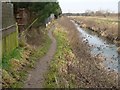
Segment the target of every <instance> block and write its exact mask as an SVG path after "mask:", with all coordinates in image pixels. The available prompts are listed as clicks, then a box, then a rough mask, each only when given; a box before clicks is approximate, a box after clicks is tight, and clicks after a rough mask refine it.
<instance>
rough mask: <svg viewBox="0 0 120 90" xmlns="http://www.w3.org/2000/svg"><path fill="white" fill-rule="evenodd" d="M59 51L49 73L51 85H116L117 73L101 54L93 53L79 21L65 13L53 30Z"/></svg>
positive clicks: (87, 86) (47, 82)
mask: <svg viewBox="0 0 120 90" xmlns="http://www.w3.org/2000/svg"><path fill="white" fill-rule="evenodd" d="M53 33H54V35H55V37H56V39H57V52H56V54H55V56H54V59H53V61H52V62H51V65H50V70H49V72H48V73H47V76H46V83H45V87H47V88H56V87H57V88H63V87H65V88H78V87H79V88H106V87H107V88H116V87H117V83H118V81H117V80H118V78H117V75H116V74H115V73H114V72H107V71H106V70H105V69H104V67H103V65H102V64H101V63H100V62H101V58H98V57H93V56H91V54H90V49H89V45H88V44H87V43H86V42H83V40H82V37H79V32H78V30H77V28H76V27H75V25H74V24H73V23H72V22H71V21H70V20H69V19H68V18H67V17H62V18H61V19H59V20H58V22H57V24H56V29H55V31H54V32H53Z"/></svg>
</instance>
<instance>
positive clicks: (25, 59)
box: [2, 31, 51, 88]
mask: <svg viewBox="0 0 120 90" xmlns="http://www.w3.org/2000/svg"><path fill="white" fill-rule="evenodd" d="M41 33H42V38H41V41H40V44H39V45H38V46H37V47H35V48H34V46H31V45H28V44H25V45H24V43H23V42H22V45H21V46H22V47H19V48H17V49H15V50H14V51H13V52H12V53H10V54H9V55H6V56H4V57H3V58H2V67H3V69H2V74H3V75H2V78H3V81H2V83H3V84H2V85H3V88H22V87H23V86H24V81H25V80H26V78H27V74H28V72H27V71H28V70H29V69H31V68H33V67H34V64H35V63H36V62H37V60H38V59H39V58H41V57H43V56H44V55H45V54H46V53H47V51H48V49H49V47H50V44H51V40H50V38H49V37H48V35H47V31H42V32H41ZM43 33H44V34H43ZM38 36H39V35H38ZM36 39H37V38H36ZM34 40H35V39H34ZM34 40H33V41H34ZM39 40H40V39H39Z"/></svg>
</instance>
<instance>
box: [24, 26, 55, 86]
mask: <svg viewBox="0 0 120 90" xmlns="http://www.w3.org/2000/svg"><path fill="white" fill-rule="evenodd" d="M52 30H54V26H53V27H52V28H51V30H49V32H48V36H49V37H50V39H51V41H52V43H51V46H50V49H49V51H48V52H47V54H46V55H45V56H43V57H42V58H41V59H40V60H39V61H38V62H37V64H36V66H35V68H34V69H33V70H31V71H30V72H29V75H28V78H27V80H26V82H25V86H24V88H43V82H44V74H45V73H46V72H47V70H48V68H49V64H50V61H51V60H52V58H53V56H54V54H55V52H56V40H55V38H54V37H53V35H52Z"/></svg>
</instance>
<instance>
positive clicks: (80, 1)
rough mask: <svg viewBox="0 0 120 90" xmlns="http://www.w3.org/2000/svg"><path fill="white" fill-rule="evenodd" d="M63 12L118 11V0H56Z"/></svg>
mask: <svg viewBox="0 0 120 90" xmlns="http://www.w3.org/2000/svg"><path fill="white" fill-rule="evenodd" d="M58 1H59V4H60V6H61V8H62V11H63V13H66V12H67V13H68V12H72V13H79V12H85V10H95V11H96V10H100V9H102V10H112V11H114V12H118V2H119V1H120V0H58Z"/></svg>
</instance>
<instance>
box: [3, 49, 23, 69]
mask: <svg viewBox="0 0 120 90" xmlns="http://www.w3.org/2000/svg"><path fill="white" fill-rule="evenodd" d="M22 52H23V49H22V48H20V47H18V48H16V49H14V50H13V51H12V52H11V53H10V54H7V55H4V56H3V58H2V68H3V69H9V68H10V60H11V59H12V58H14V59H18V60H20V59H21V53H22Z"/></svg>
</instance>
